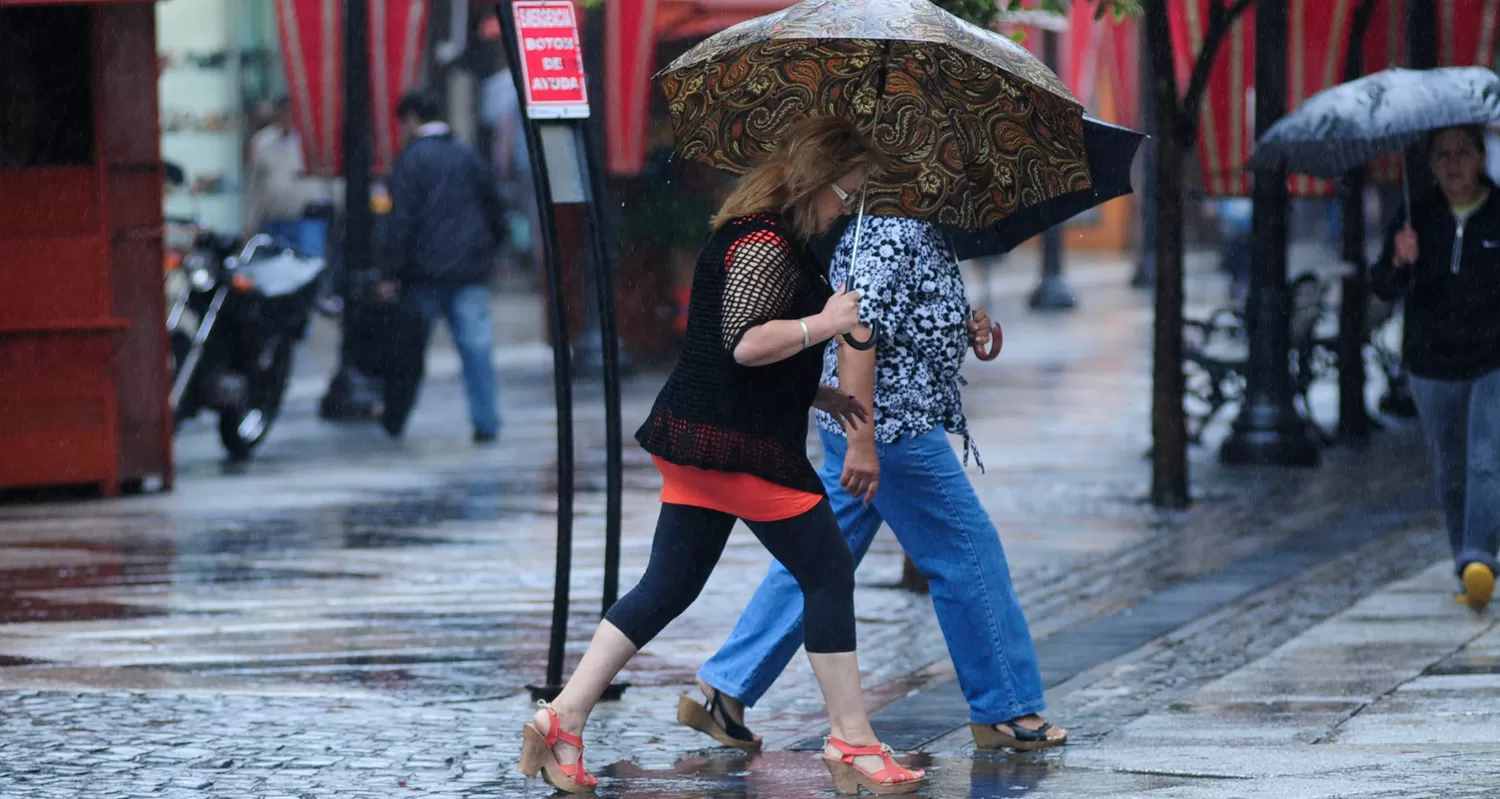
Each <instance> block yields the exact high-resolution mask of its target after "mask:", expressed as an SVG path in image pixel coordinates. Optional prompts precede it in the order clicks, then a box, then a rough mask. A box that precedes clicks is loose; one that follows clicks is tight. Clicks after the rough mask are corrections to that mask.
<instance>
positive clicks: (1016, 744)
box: [969, 719, 1068, 752]
mask: <svg viewBox="0 0 1500 799" xmlns="http://www.w3.org/2000/svg"><path fill="white" fill-rule="evenodd" d="M1003 723H1004V724H1005V726H1007V727H1009V728H1010V729H1011V732H1006V731H1004V730H999V729H996V728H995V727H994V726H993V725H990V724H974V723H970V724H969V732H971V733H973V734H974V745H975V746H977V747H979V748H980V749H1016V750H1019V751H1022V752H1031V751H1035V750H1038V749H1051V748H1053V747H1056V746H1062V745H1063V744H1065V743H1067V742H1068V734H1067V733H1063V735H1062V737H1061V738H1049V737H1047V733H1049V732H1051V731H1052V730H1054V729H1056V728H1055V727H1053V726H1052V722H1050V721H1046V722H1042V726H1040V727H1038V728H1036V729H1034V730H1029V729H1027V728H1025V727H1022V726H1021V725H1020V724H1019V723H1017V721H1016V720H1015V719H1011V720H1010V721H1007V722H1003Z"/></svg>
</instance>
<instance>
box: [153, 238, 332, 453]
mask: <svg viewBox="0 0 1500 799" xmlns="http://www.w3.org/2000/svg"><path fill="white" fill-rule="evenodd" d="M326 269H327V264H326V262H325V261H324V260H323V259H322V258H311V257H306V256H302V255H299V254H297V253H296V252H294V251H293V250H291V249H289V248H286V247H282V246H280V245H278V244H276V243H275V241H273V240H272V239H271V238H270V237H269V236H265V235H257V236H253V237H251V238H250V239H249V240H248V241H242V239H241V238H240V237H238V236H230V235H225V234H221V233H213V232H204V233H201V234H199V235H198V237H197V239H196V240H195V241H194V243H193V247H192V249H191V250H190V251H189V252H188V253H187V255H186V256H184V257H183V259H182V262H181V265H180V266H179V267H178V270H179V272H180V280H179V283H180V288H179V289H178V290H177V292H176V295H175V297H174V299H173V301H172V304H171V310H170V311H169V312H168V315H167V332H168V335H169V338H170V341H171V349H170V358H171V363H170V366H171V373H172V393H171V403H172V417H173V421H174V422H175V423H176V424H178V425H179V426H180V425H181V424H182V422H183V421H184V420H186V419H190V418H193V417H195V416H197V415H198V413H200V412H201V411H204V410H212V411H215V412H217V413H218V415H219V439H220V440H221V441H222V442H223V444H224V448H225V449H226V450H228V452H229V454H230V456H231V457H234V458H237V459H239V458H245V457H248V456H249V455H250V453H251V451H252V450H254V449H255V447H256V446H257V445H259V444H260V443H261V442H262V441H264V440H265V438H266V434H267V433H269V432H270V429H271V425H272V423H273V422H275V421H276V417H277V415H278V413H279V412H280V410H281V402H282V398H283V396H284V395H285V394H286V388H287V383H288V381H289V380H290V378H291V373H292V352H293V348H294V346H295V344H296V341H297V339H300V338H302V337H303V335H304V334H305V331H306V330H307V327H308V325H309V322H310V315H311V311H312V308H313V306H314V303H315V302H316V300H317V295H318V290H319V284H320V278H321V277H322V275H323V273H324V271H325V270H326Z"/></svg>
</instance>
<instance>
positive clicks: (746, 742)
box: [677, 690, 760, 752]
mask: <svg viewBox="0 0 1500 799" xmlns="http://www.w3.org/2000/svg"><path fill="white" fill-rule="evenodd" d="M720 696H721V694H720V693H719V692H718V691H717V690H715V691H714V692H713V696H710V697H709V698H708V701H707V702H705V703H703V704H701V705H700V704H698V703H697V702H695V701H693V698H692V697H690V696H688V695H687V694H683V695H682V696H679V697H677V722H678V723H679V724H682V725H683V726H685V727H692V728H693V729H695V730H697V731H698V732H701V733H703V734H704V735H707V736H708V737H710V738H712V739H714V740H715V741H718V742H719V743H721V744H723V745H725V746H732V747H734V748H736V749H744V750H745V751H747V752H758V751H760V741H757V740H755V733H753V732H751V731H750V729H749V728H748V727H746V726H745V725H743V724H741V723H739V722H738V721H735V720H734V719H732V718H730V717H729V713H727V712H726V711H725V710H724V704H723V703H722V702H721V701H720Z"/></svg>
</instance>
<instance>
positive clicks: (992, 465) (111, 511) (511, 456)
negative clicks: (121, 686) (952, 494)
mask: <svg viewBox="0 0 1500 799" xmlns="http://www.w3.org/2000/svg"><path fill="white" fill-rule="evenodd" d="M1142 302H1143V298H1140V297H1137V296H1134V295H1131V294H1129V293H1126V292H1123V291H1117V292H1115V293H1111V294H1101V296H1099V297H1098V298H1097V299H1095V300H1092V301H1091V309H1090V314H1089V316H1088V317H1087V318H1084V317H1081V316H1075V317H1070V318H1053V317H1047V318H1038V317H1029V316H1025V315H1023V314H1017V313H1015V312H1014V311H1013V312H1012V314H1011V316H1013V319H1012V320H1011V321H1010V322H1009V323H1008V330H1009V333H1010V335H1009V336H1008V341H1009V346H1008V348H1007V351H1006V353H1007V354H1006V359H1005V360H1004V361H1002V362H997V364H994V365H991V364H979V365H974V364H971V368H970V369H969V373H970V386H969V388H968V389H967V391H966V399H967V403H966V404H967V409H968V413H969V416H970V420H971V426H972V428H973V430H974V431H975V436H976V438H977V439H978V440H979V441H980V443H981V447H982V448H983V449H985V451H986V454H987V456H988V457H987V458H986V461H987V463H988V465H989V471H988V473H987V474H986V475H983V476H981V475H978V474H977V473H976V474H975V484H976V488H977V489H978V491H979V492H980V495H981V498H982V500H983V501H984V502H985V504H986V506H987V508H988V509H989V510H990V511H991V513H992V514H993V515H994V518H995V520H996V523H997V526H998V527H999V528H1000V531H1001V536H1002V538H1003V540H1004V541H1005V543H1006V547H1007V552H1008V556H1009V558H1010V563H1011V567H1012V570H1013V572H1014V573H1015V578H1016V585H1017V589H1018V592H1019V593H1020V594H1021V596H1022V599H1023V602H1024V603H1025V604H1026V606H1027V608H1028V613H1029V615H1030V617H1031V622H1032V626H1033V632H1034V634H1035V635H1036V636H1037V637H1038V638H1046V637H1048V636H1051V635H1054V634H1057V633H1059V632H1062V631H1065V630H1068V629H1073V628H1076V627H1078V626H1080V625H1082V624H1084V623H1086V622H1088V621H1090V620H1092V619H1096V618H1099V617H1101V616H1105V615H1108V614H1110V613H1114V612H1117V611H1119V610H1121V609H1122V608H1126V607H1129V606H1130V605H1132V604H1134V603H1137V602H1139V601H1140V600H1141V599H1143V598H1145V597H1148V596H1150V595H1151V594H1153V593H1155V592H1157V591H1159V590H1161V589H1162V588H1164V587H1167V586H1170V585H1173V584H1175V583H1179V582H1182V581H1184V580H1188V579H1191V578H1193V577H1195V576H1197V575H1200V574H1203V573H1206V572H1209V571H1212V570H1213V569H1216V568H1221V567H1222V566H1224V565H1225V564H1227V563H1229V562H1232V561H1234V560H1236V559H1237V558H1240V557H1243V556H1244V555H1245V554H1247V553H1249V552H1252V551H1255V550H1256V549H1258V548H1261V547H1264V546H1266V545H1267V544H1268V543H1270V542H1273V541H1275V540H1277V538H1278V537H1279V536H1283V535H1285V533H1284V532H1282V531H1281V530H1280V529H1279V528H1278V526H1277V524H1276V514H1277V513H1278V512H1279V511H1277V510H1276V508H1277V507H1280V506H1283V505H1292V504H1301V505H1308V504H1309V502H1310V503H1312V504H1314V505H1315V504H1316V503H1317V502H1319V501H1320V500H1321V501H1323V502H1325V504H1326V497H1327V496H1328V495H1327V493H1326V492H1324V491H1323V490H1322V489H1320V488H1319V482H1318V479H1317V478H1316V477H1312V478H1309V477H1307V476H1304V475H1286V476H1279V477H1278V476H1274V475H1273V476H1270V477H1269V478H1267V479H1268V483H1267V484H1266V485H1261V486H1234V485H1233V484H1232V482H1231V481H1229V480H1227V479H1226V478H1224V477H1223V476H1222V475H1218V474H1216V473H1215V470H1213V469H1212V468H1209V469H1204V470H1201V471H1199V472H1198V485H1199V486H1200V489H1201V491H1202V492H1203V494H1204V497H1205V502H1204V504H1203V505H1202V506H1200V510H1199V513H1200V514H1209V515H1216V516H1217V517H1218V519H1219V525H1218V526H1219V528H1220V529H1218V530H1215V531H1213V532H1212V533H1211V534H1209V535H1205V534H1204V529H1203V527H1202V526H1199V525H1185V524H1183V523H1182V522H1183V518H1182V517H1180V516H1174V515H1171V514H1160V513H1157V512H1155V511H1153V510H1151V509H1150V508H1149V507H1146V506H1144V505H1143V504H1141V502H1140V501H1139V497H1140V493H1141V491H1142V490H1143V487H1144V485H1145V483H1146V479H1145V472H1146V468H1147V464H1146V462H1145V461H1144V460H1142V458H1141V453H1142V452H1143V451H1144V438H1143V433H1144V428H1143V426H1142V425H1140V424H1138V422H1139V420H1140V419H1142V418H1144V413H1145V410H1146V408H1147V404H1148V399H1149V396H1148V392H1147V390H1146V389H1147V388H1148V384H1147V382H1146V374H1147V372H1146V366H1147V364H1148V359H1147V357H1146V351H1145V348H1144V344H1145V341H1146V333H1147V331H1148V329H1147V327H1146V325H1145V322H1146V321H1148V320H1149V317H1142V316H1141V314H1140V312H1139V308H1138V306H1140V305H1141V304H1142ZM508 377H510V379H509V380H507V381H506V383H505V388H504V390H503V396H502V404H503V407H504V409H505V415H506V420H507V421H506V428H505V432H504V436H503V440H502V442H501V444H500V445H499V446H497V447H491V448H476V447H473V446H471V445H469V444H468V443H467V442H466V441H464V439H463V438H462V437H461V436H462V433H463V428H462V421H461V420H462V419H464V418H465V414H464V412H463V403H464V401H463V398H462V394H461V392H460V391H459V390H458V386H457V384H456V383H454V382H449V383H446V384H444V383H438V384H435V385H432V386H429V387H428V390H427V391H426V392H425V394H424V399H423V403H424V404H423V406H422V410H421V412H419V413H418V415H417V416H416V417H415V418H414V419H413V423H412V428H411V429H410V431H409V432H408V435H407V438H406V440H404V441H399V442H393V441H390V440H387V439H385V438H384V437H383V436H381V435H380V434H379V433H378V432H377V431H376V430H375V429H374V428H372V427H370V426H360V425H353V426H332V425H328V424H325V423H322V422H320V421H318V420H317V419H315V418H313V416H312V414H311V409H310V408H305V409H292V410H291V411H289V413H288V415H287V417H286V418H284V419H283V420H281V422H279V423H278V427H277V428H276V430H275V435H274V436H273V437H272V439H271V440H270V441H269V442H268V443H267V445H266V447H265V449H264V450H263V451H261V452H260V453H258V454H257V457H256V459H255V460H253V461H251V462H249V463H246V464H237V465H235V466H234V467H233V468H232V469H227V470H226V469H224V468H222V453H221V452H220V450H219V447H218V444H217V442H216V441H215V439H214V436H213V431H212V428H211V425H206V424H200V425H197V426H196V427H191V426H190V427H189V428H187V429H185V430H184V431H183V433H182V434H181V436H180V439H179V445H180V446H179V450H180V453H179V457H180V460H181V462H182V466H181V477H180V480H179V484H178V487H177V490H176V491H175V492H174V493H172V494H169V495H160V496H146V497H138V498H132V499H123V500H118V501H111V502H93V503H83V504H70V505H45V504H44V505H35V504H31V505H15V506H0V622H4V623H5V624H6V625H7V626H5V627H3V628H0V657H6V658H11V659H12V660H13V661H15V662H17V663H28V664H30V663H38V662H40V663H48V664H55V665H58V666H81V667H86V668H90V669H104V670H108V669H131V670H141V669H154V670H165V671H170V672H175V673H195V674H204V675H212V676H213V678H214V679H216V680H224V681H232V680H235V679H245V680H256V681H262V680H273V681H292V682H295V683H298V684H302V685H305V686H342V687H347V688H354V689H379V690H398V691H402V692H416V693H420V694H428V695H435V696H449V695H460V696H475V695H490V694H496V693H498V694H508V693H512V692H515V691H518V690H520V689H521V686H523V685H524V684H526V683H527V682H533V681H535V679H536V677H537V676H538V675H539V674H540V673H541V671H542V670H543V664H544V660H545V651H546V647H545V642H546V636H547V632H548V629H549V627H550V611H551V607H550V603H551V588H552V575H551V571H552V563H553V559H552V558H553V540H554V533H555V523H556V517H555V515H554V511H555V505H554V503H555V493H554V492H555V475H554V470H553V460H552V457H553V455H554V453H555V446H554V444H553V441H552V437H551V424H552V411H551V408H550V387H549V383H548V381H547V380H545V379H544V378H545V377H546V375H545V372H537V373H535V374H519V375H510V376H508ZM660 379H661V378H660V376H659V375H640V376H637V377H635V378H633V379H631V380H629V381H627V383H626V386H625V417H626V419H627V420H633V419H636V418H639V417H641V416H643V415H644V414H645V412H646V409H647V407H648V406H649V403H650V400H651V398H652V396H653V394H654V391H655V387H656V386H657V385H658V383H659V380H660ZM596 404H597V403H595V402H593V401H591V400H589V399H587V394H586V393H584V394H581V395H580V400H579V408H578V415H577V420H578V424H577V427H578V430H577V434H578V437H579V442H578V443H579V457H578V461H579V466H580V469H579V477H578V480H577V488H578V501H577V507H576V510H577V526H576V531H575V558H574V579H573V588H574V593H573V600H572V603H571V606H572V608H573V619H572V622H571V624H570V628H569V639H570V642H569V647H570V651H574V652H576V651H578V649H579V648H581V646H582V644H583V643H584V641H586V639H587V637H588V635H589V633H590V632H591V627H592V624H593V622H594V620H596V619H597V618H598V612H599V608H598V603H599V598H598V595H599V584H600V581H601V576H602V572H601V565H602V564H601V548H602V542H601V541H600V534H601V532H602V529H601V528H602V512H603V507H602V504H603V500H602V493H601V492H602V488H603V474H602V462H603V447H602V434H603V430H602V419H601V417H600V409H599V408H597V407H595V406H596ZM455 426H457V427H456V429H455ZM1199 455H1200V456H1201V455H1202V453H1199ZM626 456H627V471H626V475H625V478H626V480H625V482H626V486H627V489H626V491H627V495H626V503H625V541H624V552H623V573H622V580H621V582H622V585H624V586H626V587H628V586H629V585H630V584H631V583H632V582H633V579H634V575H636V574H639V572H640V570H641V569H642V568H643V566H644V561H645V556H646V554H647V552H648V551H649V543H650V531H651V529H652V527H653V516H654V510H655V496H654V492H655V485H656V475H655V472H654V470H653V469H652V468H651V466H650V464H649V461H648V460H647V459H646V458H645V457H644V456H643V455H642V454H641V453H640V452H639V451H637V450H636V449H635V448H634V447H629V448H627V453H626ZM1401 477H1402V472H1401V471H1400V470H1399V469H1396V470H1393V471H1392V472H1391V474H1390V476H1389V479H1391V480H1399V479H1400V478H1401ZM1365 488H1366V490H1368V491H1370V492H1378V491H1379V490H1380V489H1381V486H1380V485H1379V484H1378V483H1375V484H1371V485H1367V486H1365ZM1278 493H1279V494H1282V495H1283V496H1284V498H1285V501H1284V502H1283V503H1282V504H1281V505H1271V506H1262V505H1260V504H1259V503H1257V501H1256V500H1255V499H1254V496H1266V495H1268V494H1278ZM899 557H900V550H899V548H898V547H897V546H896V545H895V543H894V541H892V540H890V539H889V538H882V540H881V541H879V542H877V544H876V546H875V548H874V550H873V551H872V554H871V556H870V558H869V562H868V563H867V565H866V567H865V569H864V571H863V572H862V589H861V591H862V592H861V599H860V607H861V617H862V623H863V627H862V632H861V635H862V639H863V640H867V641H871V642H874V644H872V645H876V646H877V648H876V650H875V651H877V652H878V651H879V649H878V645H879V642H882V641H888V642H890V643H891V645H892V646H893V647H899V648H901V649H903V650H905V651H903V652H900V653H899V654H900V656H899V657H894V659H893V660H892V661H891V662H890V663H889V664H887V668H888V673H886V674H885V676H884V677H883V678H882V682H883V683H885V684H886V685H887V687H888V688H889V689H890V690H889V691H888V692H886V693H887V694H888V695H890V696H892V697H896V696H899V695H900V694H901V693H904V692H905V691H907V690H910V689H911V688H914V687H919V686H920V685H921V684H922V682H921V679H920V678H918V679H917V680H915V681H913V680H910V679H908V677H907V675H908V674H911V673H913V672H916V671H918V670H920V669H921V668H922V667H923V666H925V665H927V662H930V659H931V657H932V655H931V654H929V655H926V657H927V658H928V661H927V662H922V657H923V654H922V653H926V652H931V653H940V652H941V649H940V647H941V639H940V637H939V636H937V635H936V634H935V633H934V632H933V631H932V629H931V628H932V625H931V623H930V621H929V620H928V617H927V613H928V612H929V611H928V610H927V606H926V602H925V601H924V600H923V599H922V598H921V597H913V596H911V595H909V594H903V593H901V592H898V591H893V590H891V585H892V584H893V583H894V576H895V569H894V566H895V564H896V563H899ZM765 563H766V558H765V555H764V553H763V552H761V551H760V549H759V547H758V546H757V545H756V544H755V543H754V542H753V541H752V540H749V539H748V537H741V538H737V539H736V541H735V542H734V543H732V544H731V546H730V548H729V550H727V551H726V553H725V559H724V564H723V566H722V567H721V569H720V572H719V573H718V574H716V576H715V581H714V583H712V584H711V586H710V589H709V590H708V591H706V592H705V594H706V596H705V598H704V599H703V600H701V601H700V603H699V605H698V606H696V607H695V608H694V610H693V611H692V612H690V613H689V615H688V616H687V617H685V618H684V619H683V620H682V621H681V622H679V623H678V624H676V625H674V626H673V628H671V629H669V630H668V632H667V634H666V635H665V636H664V637H663V639H662V640H660V641H659V642H657V643H656V644H654V645H653V646H652V647H651V648H650V649H649V650H648V652H647V653H646V655H645V656H644V657H642V658H641V659H639V660H638V661H637V662H636V663H635V664H633V667H632V672H631V674H630V675H629V679H630V680H631V681H632V682H634V683H636V684H645V685H670V684H681V683H683V682H686V681H688V680H689V679H690V675H691V673H692V670H693V668H694V667H695V665H696V661H697V660H699V659H701V657H702V656H703V652H704V649H705V647H711V646H713V645H714V644H715V643H716V642H717V641H718V640H719V639H720V638H721V637H722V635H723V629H722V628H723V626H724V621H723V619H725V618H727V617H732V616H733V615H735V614H736V613H737V612H738V609H739V607H740V606H741V605H742V603H743V601H744V598H745V596H747V595H748V593H749V589H750V586H752V585H753V584H754V583H755V582H757V581H758V580H759V577H760V575H761V574H762V573H763V572H762V570H763V569H764V564H765ZM122 622H123V623H122ZM914 635H915V636H916V637H915V638H913V637H912V636H914ZM903 638H906V639H907V640H906V643H907V646H905V647H902V646H901V642H902V639H903ZM912 641H920V642H922V643H921V644H920V645H916V646H912V645H911V642H912ZM799 668H802V666H801V665H800V664H798V665H794V666H793V671H794V672H796V671H797V670H798V669H799ZM804 671H805V670H804ZM803 676H805V673H804V674H803ZM3 678H4V674H3V670H0V685H3V684H4V683H3ZM100 679H101V680H102V681H106V682H107V678H104V677H102V676H101V678H100ZM875 690H876V691H877V692H879V691H880V690H881V689H880V688H876V689H875ZM798 701H802V700H801V699H799V700H798Z"/></svg>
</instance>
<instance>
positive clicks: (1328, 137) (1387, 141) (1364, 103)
mask: <svg viewBox="0 0 1500 799" xmlns="http://www.w3.org/2000/svg"><path fill="white" fill-rule="evenodd" d="M1497 121H1500V76H1496V75H1495V73H1494V72H1493V71H1491V70H1488V69H1485V68H1484V67H1445V68H1442V69H1421V70H1414V69H1388V70H1386V71H1384V72H1377V73H1375V74H1373V75H1366V76H1365V77H1363V78H1360V79H1359V80H1354V81H1350V82H1348V83H1343V84H1339V85H1338V86H1334V87H1333V88H1331V89H1325V90H1324V91H1321V92H1318V93H1317V94H1315V95H1313V96H1312V97H1309V98H1307V100H1306V101H1305V102H1303V103H1302V105H1300V106H1298V107H1297V109H1296V110H1295V111H1293V112H1291V113H1290V114H1287V115H1286V116H1284V117H1282V118H1281V119H1280V120H1278V121H1277V122H1276V124H1275V125H1272V126H1271V129H1270V130H1268V131H1266V134H1265V135H1264V136H1262V137H1261V138H1260V141H1259V142H1257V143H1256V146H1255V154H1254V155H1253V156H1252V157H1251V158H1250V162H1249V164H1248V165H1247V166H1248V168H1250V169H1266V168H1275V167H1278V166H1280V167H1284V168H1285V169H1286V171H1288V172H1296V173H1300V174H1303V175H1312V176H1314V177H1321V178H1332V177H1338V176H1339V175H1342V174H1343V173H1345V172H1347V171H1349V170H1350V169H1352V168H1354V167H1356V166H1359V165H1360V164H1363V163H1366V162H1368V161H1371V160H1373V159H1375V158H1379V157H1380V156H1382V155H1386V154H1387V153H1392V152H1395V151H1397V150H1401V149H1404V148H1406V147H1408V146H1410V145H1412V144H1416V143H1417V142H1418V141H1420V140H1421V139H1422V137H1423V136H1426V135H1427V134H1428V133H1429V132H1430V131H1434V130H1438V129H1440V128H1447V127H1453V126H1455V125H1482V124H1486V123H1490V122H1497Z"/></svg>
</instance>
